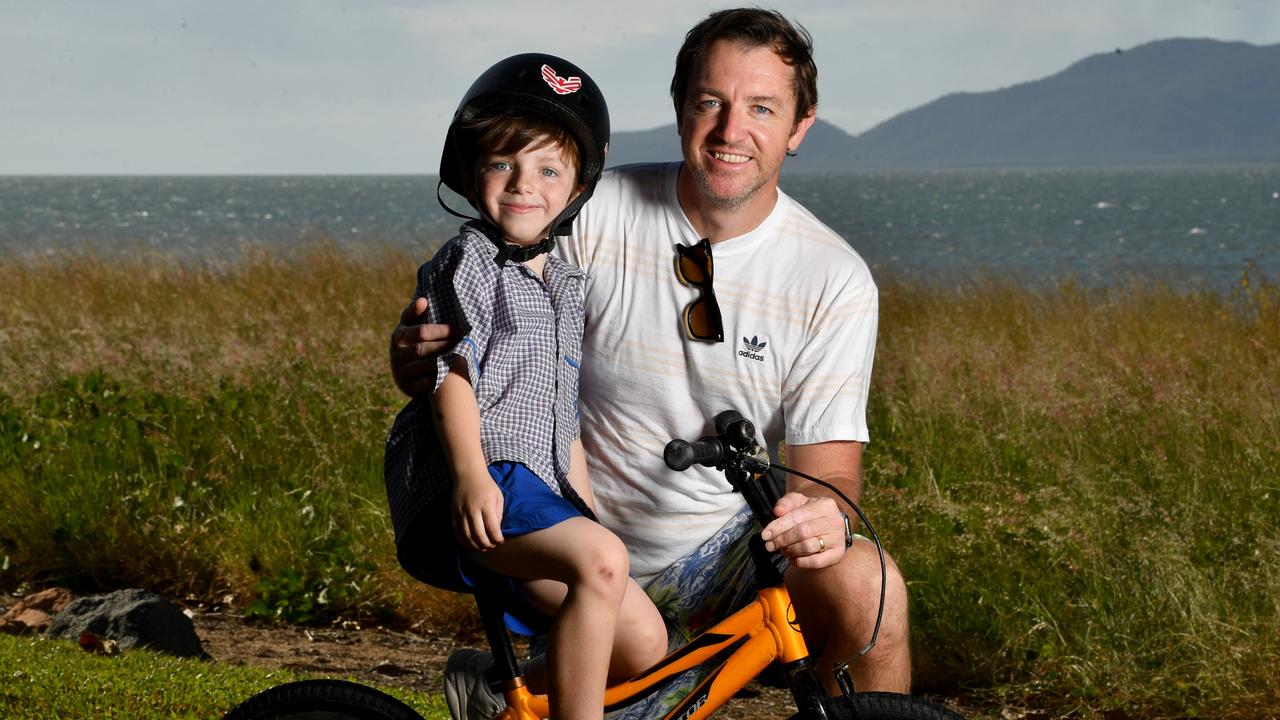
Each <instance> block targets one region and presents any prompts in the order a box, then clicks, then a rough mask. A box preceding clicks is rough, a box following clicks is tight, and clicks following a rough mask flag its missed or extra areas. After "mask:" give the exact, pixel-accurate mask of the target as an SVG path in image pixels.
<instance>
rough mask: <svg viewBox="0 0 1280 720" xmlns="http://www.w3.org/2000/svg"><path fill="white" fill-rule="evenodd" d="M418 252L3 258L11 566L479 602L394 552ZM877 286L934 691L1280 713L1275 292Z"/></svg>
mask: <svg viewBox="0 0 1280 720" xmlns="http://www.w3.org/2000/svg"><path fill="white" fill-rule="evenodd" d="M414 265H415V261H414V260H412V259H410V258H408V257H405V256H403V255H401V254H398V253H395V252H390V251H387V252H371V253H369V254H366V255H362V256H359V257H351V256H345V255H343V254H341V253H339V252H338V251H336V250H334V249H333V248H332V247H324V246H320V247H314V248H311V249H308V250H306V251H302V252H298V253H293V254H290V255H289V256H287V257H286V256H271V255H258V256H253V257H251V258H249V259H248V260H246V261H244V262H242V263H239V264H236V265H233V266H229V267H223V268H210V269H201V268H196V269H193V268H185V267H182V266H179V265H177V264H174V263H172V262H170V261H163V260H160V261H157V260H155V259H127V258H126V259H114V260H112V261H110V262H108V261H105V260H101V259H96V258H93V257H78V258H70V259H65V258H64V259H61V260H56V261H41V262H36V263H21V262H18V261H15V260H3V259H0V276H3V277H5V278H6V302H5V303H4V305H3V306H2V307H0V503H3V512H0V567H2V568H4V569H3V570H0V587H5V588H9V589H12V588H14V587H16V586H18V585H20V584H23V583H26V584H30V585H45V584H53V583H61V584H69V585H71V586H73V587H75V588H77V589H79V590H82V591H88V590H95V589H108V588H115V587H126V586H134V585H141V586H146V587H150V588H152V589H155V590H158V591H162V592H166V593H170V594H174V595H183V596H185V595H188V594H193V595H196V596H198V597H207V598H220V597H222V596H223V595H225V594H232V595H234V596H235V597H236V598H237V601H238V602H239V603H240V604H241V605H242V606H245V607H250V606H251V603H253V602H254V601H255V600H256V601H259V602H258V604H257V605H256V606H253V607H256V608H258V609H259V610H260V611H262V612H263V613H265V614H268V615H278V616H279V617H281V618H284V619H292V620H295V621H298V620H304V621H312V622H325V621H328V620H330V619H332V618H334V617H349V616H366V617H377V618H378V619H380V620H381V621H388V622H417V621H422V622H424V623H425V624H426V625H428V626H431V627H435V628H437V629H439V630H444V629H445V628H454V627H457V626H459V624H465V623H470V622H471V621H470V620H469V618H470V605H469V603H468V602H467V601H465V600H459V599H457V598H453V597H450V596H447V595H444V594H441V593H437V592H434V591H432V590H430V589H426V588H423V587H421V586H419V585H416V584H415V583H413V582H412V581H410V580H408V579H407V578H406V577H405V576H404V575H403V573H401V572H400V571H399V569H398V568H397V566H396V563H395V559H394V553H393V551H392V543H391V533H390V527H389V523H388V520H387V517H386V511H385V508H384V504H385V497H384V494H383V490H382V483H381V459H382V441H383V439H384V437H385V434H386V431H387V428H388V427H389V425H390V422H391V419H392V418H393V416H394V413H395V412H396V411H397V410H398V408H399V407H400V406H401V404H402V402H403V401H402V399H401V398H400V396H399V395H398V394H397V392H396V391H395V389H394V388H393V387H392V386H391V384H390V381H389V379H388V377H387V373H386V357H385V351H386V341H387V340H386V338H387V333H388V331H389V330H390V326H391V325H392V324H393V323H394V318H395V317H396V315H397V314H398V312H399V310H400V309H401V307H403V304H404V302H405V301H406V298H407V297H408V294H409V292H410V289H411V285H412V279H413V269H414ZM880 281H881V287H882V302H881V306H882V318H881V325H880V327H881V334H880V342H879V346H878V351H877V358H876V372H875V377H874V380H873V389H872V404H871V407H870V422H871V426H872V432H873V442H872V444H871V445H870V446H869V447H868V449H867V452H866V459H865V463H866V470H867V473H866V474H867V492H866V497H865V506H866V509H867V510H868V511H869V512H870V514H871V517H872V518H873V520H874V521H876V523H877V528H878V530H879V531H880V533H881V535H882V537H883V539H884V540H885V542H886V545H887V547H888V549H889V551H890V552H892V553H893V555H894V556H895V558H896V559H897V560H898V562H899V563H900V565H901V566H902V567H903V569H904V571H905V573H906V575H907V577H908V579H909V582H910V584H911V602H912V613H913V615H912V621H913V625H912V628H913V648H914V652H915V660H916V665H917V676H916V677H917V683H918V685H919V686H920V687H922V688H925V689H931V690H934V691H938V692H943V693H948V694H960V695H963V696H965V697H966V698H967V699H968V700H969V701H971V702H975V703H984V704H987V705H989V706H1017V707H1030V708H1039V709H1044V710H1047V711H1048V712H1050V713H1051V714H1053V715H1055V716H1056V715H1067V714H1070V713H1079V714H1080V716H1082V717H1096V716H1100V715H1101V714H1103V713H1106V712H1108V711H1113V710H1123V711H1125V712H1127V713H1129V714H1130V715H1132V716H1142V717H1157V718H1158V717H1187V716H1194V717H1255V716H1275V715H1277V714H1280V686H1277V685H1276V684H1275V682H1274V681H1273V679H1272V668H1274V667H1277V666H1280V535H1278V534H1277V530H1276V528H1278V527H1280V354H1278V353H1277V349H1278V348H1280V293H1278V292H1277V289H1276V288H1275V286H1273V285H1271V284H1269V283H1267V282H1266V281H1265V280H1264V279H1262V278H1259V277H1257V275H1256V273H1254V272H1253V271H1252V270H1251V269H1248V270H1247V271H1246V273H1245V274H1244V275H1243V276H1242V279H1241V284H1240V285H1239V287H1238V288H1237V289H1236V290H1235V291H1234V292H1233V293H1231V294H1229V295H1226V296H1223V295H1214V294H1211V293H1206V292H1199V291H1195V290H1187V289H1176V290H1175V289H1172V288H1169V287H1165V286H1159V285H1155V286H1144V285H1138V284H1135V285H1132V286H1129V287H1125V288H1118V289H1113V290H1108V291H1100V290H1087V289H1083V288H1080V287H1076V286H1073V285H1070V284H1067V285H1063V286H1060V287H1055V288H1051V289H1046V290H1039V291H1029V290H1026V289H1023V288H1019V287H1015V286H1011V285H1008V284H1006V283H1003V282H999V281H990V280H982V281H975V282H973V283H972V284H971V285H969V286H966V287H961V288H940V287H935V286H927V285H913V284H910V283H906V282H901V281H895V280H893V279H892V278H881V279H880ZM10 288H12V289H10ZM471 627H474V626H473V625H472V626H471Z"/></svg>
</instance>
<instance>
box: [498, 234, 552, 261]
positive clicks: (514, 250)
mask: <svg viewBox="0 0 1280 720" xmlns="http://www.w3.org/2000/svg"><path fill="white" fill-rule="evenodd" d="M555 247H556V241H555V238H554V237H552V236H550V235H548V236H546V237H544V238H542V239H541V240H539V241H538V242H537V243H535V244H533V245H512V244H511V243H508V242H505V241H504V242H501V243H500V244H499V245H498V257H496V258H494V261H495V262H497V263H498V267H502V265H503V263H504V262H505V261H506V260H508V259H510V260H515V261H516V262H528V261H530V260H532V259H534V258H536V257H538V256H539V255H541V254H542V253H549V252H551V251H552V250H554V249H555ZM504 251H505V253H504ZM504 254H505V255H506V257H505V258H504V257H503V255H504Z"/></svg>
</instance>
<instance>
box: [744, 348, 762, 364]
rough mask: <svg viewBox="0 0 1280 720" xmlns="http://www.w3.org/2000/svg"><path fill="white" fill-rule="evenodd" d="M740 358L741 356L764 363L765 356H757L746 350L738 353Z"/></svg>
mask: <svg viewBox="0 0 1280 720" xmlns="http://www.w3.org/2000/svg"><path fill="white" fill-rule="evenodd" d="M738 356H739V357H744V358H751V359H752V360H759V361H760V362H764V356H763V355H757V354H755V353H753V352H747V351H746V350H739V351H738Z"/></svg>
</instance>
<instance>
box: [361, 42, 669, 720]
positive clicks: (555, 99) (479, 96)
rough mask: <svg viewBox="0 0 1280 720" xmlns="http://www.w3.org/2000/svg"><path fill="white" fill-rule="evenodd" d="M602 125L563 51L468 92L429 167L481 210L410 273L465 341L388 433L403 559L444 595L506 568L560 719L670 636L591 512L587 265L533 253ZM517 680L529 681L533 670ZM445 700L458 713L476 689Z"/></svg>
mask: <svg viewBox="0 0 1280 720" xmlns="http://www.w3.org/2000/svg"><path fill="white" fill-rule="evenodd" d="M608 137H609V121H608V110H607V108H606V106H605V103H604V99H603V97H602V96H601V94H600V91H599V88H598V87H596V85H595V83H594V82H592V81H591V79H590V78H589V77H587V75H586V74H585V73H583V72H582V71H581V70H580V69H578V68H577V67H574V66H573V65H571V64H570V63H568V62H567V61H565V60H562V59H560V58H556V57H553V56H549V55H538V54H526V55H517V56H515V57H512V58H508V59H506V60H503V61H502V62H499V63H498V64H497V65H494V66H493V67H492V68H490V69H489V70H487V71H486V72H485V73H484V74H483V75H481V76H480V78H479V79H477V80H476V82H475V83H474V84H473V85H472V86H471V89H470V90H468V92H467V95H466V96H465V97H464V98H463V101H462V103H461V104H460V105H459V107H458V111H457V113H456V114H455V116H454V121H453V124H452V125H451V126H450V128H449V132H448V134H447V135H446V138H445V148H444V153H443V156H442V159H441V164H440V179H441V183H443V184H445V185H447V186H448V187H450V188H451V189H452V190H454V191H455V192H457V193H458V194H459V195H461V196H463V197H464V198H466V199H467V201H468V202H469V203H470V204H471V206H472V207H473V208H474V209H475V210H476V212H478V213H479V216H480V217H479V218H476V219H473V220H472V221H471V222H468V223H466V224H465V225H463V227H462V229H461V231H460V234H459V235H458V236H456V237H454V238H453V239H451V240H450V241H449V242H448V243H446V244H445V245H444V246H443V247H442V248H441V249H440V251H439V252H438V253H437V254H436V255H435V257H434V258H432V260H431V261H430V262H428V263H427V264H426V265H424V266H423V267H422V268H421V269H420V270H419V273H418V289H417V294H418V295H419V296H422V297H426V298H428V300H429V303H430V305H429V307H430V311H429V312H430V313H431V316H432V321H433V322H443V323H449V324H451V325H454V326H455V327H458V328H461V332H462V334H463V337H462V338H461V339H460V340H459V341H458V343H457V344H456V345H455V346H454V348H453V349H452V350H451V351H449V352H447V353H444V354H442V355H441V356H440V357H439V358H438V359H437V370H436V389H435V393H434V394H433V396H432V397H430V398H428V399H425V400H414V401H412V402H411V403H410V404H409V406H408V407H406V408H405V410H404V411H402V412H401V414H400V416H399V417H397V419H396V424H395V427H393V429H392V432H391V435H390V437H389V438H388V442H387V459H386V469H387V476H386V481H387V492H388V496H389V500H390V504H391V513H392V520H393V523H394V525H395V527H396V539H397V542H396V544H397V548H398V556H399V558H400V562H401V564H402V565H404V567H405V568H406V570H408V571H409V572H410V573H411V574H413V575H415V576H416V577H418V578H419V579H422V580H424V581H426V582H428V583H431V584H433V585H437V586H441V587H446V588H450V589H456V590H466V589H468V587H469V586H471V585H472V584H473V583H474V582H475V577H476V576H477V575H479V574H481V573H484V572H492V573H497V574H498V575H501V576H505V577H506V578H510V580H511V581H512V583H513V589H514V591H515V594H516V596H517V597H518V598H519V600H520V601H521V603H520V604H521V607H512V608H509V609H508V616H507V618H508V625H509V626H510V627H512V628H513V629H515V630H517V631H524V632H530V631H531V630H532V631H535V632H536V631H537V628H538V627H539V626H546V625H547V624H548V620H549V619H550V618H554V619H553V620H551V621H550V623H549V628H546V629H547V630H548V632H547V634H548V645H547V657H546V662H547V666H548V667H547V668H546V669H545V672H546V676H545V682H546V685H547V692H548V694H549V696H550V700H551V706H552V709H553V712H554V713H555V717H557V718H600V717H602V716H603V704H604V703H603V699H604V689H605V686H606V684H607V681H608V679H609V678H610V677H613V678H625V677H630V676H632V675H634V674H636V673H638V672H640V671H642V670H644V669H645V668H647V667H649V666H651V665H652V664H654V663H655V662H657V661H658V660H659V659H661V657H662V654H663V653H664V652H665V651H666V647H667V640H666V631H665V627H664V625H663V622H662V619H661V617H660V616H659V614H658V611H657V609H656V608H655V607H654V606H653V603H652V602H650V601H649V599H648V597H647V596H646V595H645V594H644V592H643V591H641V590H640V588H639V586H638V585H637V584H636V583H635V581H634V580H632V579H630V577H629V576H628V559H627V554H626V549H625V547H624V546H623V545H622V542H621V541H620V540H619V539H618V538H617V537H616V536H614V535H613V534H612V533H611V532H609V531H608V530H605V529H604V528H603V527H602V526H600V525H599V524H598V523H596V522H595V516H594V513H593V512H592V509H591V508H592V496H591V488H590V484H589V483H588V479H587V469H586V465H585V456H584V454H583V450H582V444H581V440H580V439H579V437H578V418H577V379H578V365H579V362H580V359H581V342H582V326H583V309H582V282H583V280H584V275H583V273H582V272H581V271H579V270H578V269H577V268H574V267H573V266H571V265H568V264H566V263H564V262H563V261H560V260H558V259H557V258H554V257H549V256H548V254H547V252H548V251H549V250H550V249H551V247H552V246H553V245H554V237H555V235H556V234H557V233H559V234H564V233H567V231H568V226H569V223H571V222H572V220H573V218H574V217H575V216H576V215H577V212H578V209H579V208H580V207H581V206H582V203H584V202H585V201H586V199H587V198H588V197H589V196H590V195H591V192H592V191H593V190H594V188H595V184H596V181H597V180H598V179H599V177H600V172H601V170H602V169H603V164H604V155H605V152H606V148H607V144H608ZM442 202H443V201H442ZM446 209H448V208H447V207H446ZM451 212H452V211H451ZM446 491H447V492H446ZM450 526H451V527H452V532H447V529H448V528H449V527H450ZM562 649H563V650H564V651H562ZM472 657H474V658H482V657H485V658H487V656H484V655H481V654H477V655H475V656H472ZM528 675H529V679H530V683H531V684H534V683H538V682H539V681H541V680H542V678H541V675H542V671H541V669H540V668H532V669H530V670H529V671H528ZM447 695H448V699H449V700H450V705H451V707H450V710H451V712H453V713H454V717H455V718H462V717H467V716H468V714H474V711H471V712H470V713H469V712H468V710H467V708H466V707H465V706H466V704H467V703H472V702H484V701H485V700H484V698H483V693H482V694H481V695H482V697H481V698H479V699H477V698H474V697H467V693H466V692H458V691H457V690H456V689H453V690H451V692H449V693H447ZM498 709H500V708H499V707H491V708H486V712H485V713H484V714H495V713H496V711H497V710H498Z"/></svg>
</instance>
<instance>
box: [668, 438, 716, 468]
mask: <svg viewBox="0 0 1280 720" xmlns="http://www.w3.org/2000/svg"><path fill="white" fill-rule="evenodd" d="M662 459H663V461H664V462H666V463H667V467H669V468H671V469H672V470H677V471H678V470H688V469H689V468H690V467H692V466H693V465H694V464H696V463H700V464H702V465H706V466H708V467H711V466H714V465H715V464H716V463H718V462H720V461H721V460H722V459H724V446H723V445H721V444H720V439H719V438H714V437H704V438H702V439H701V440H695V441H694V442H689V441H688V440H672V441H671V442H669V443H667V447H666V448H665V449H663V451H662Z"/></svg>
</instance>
